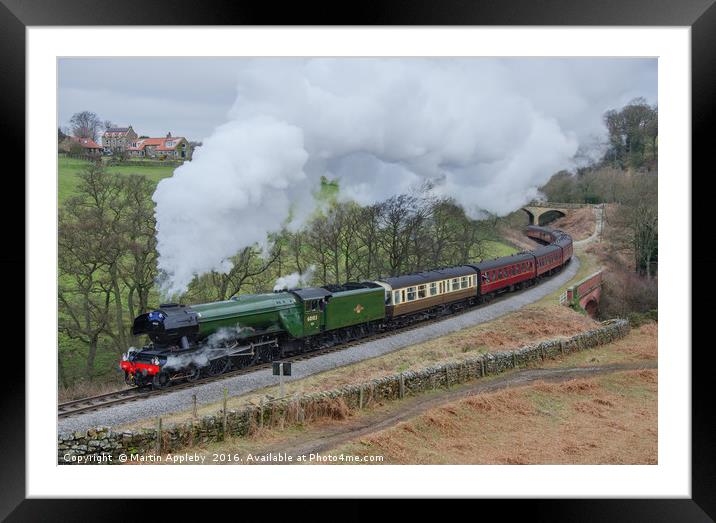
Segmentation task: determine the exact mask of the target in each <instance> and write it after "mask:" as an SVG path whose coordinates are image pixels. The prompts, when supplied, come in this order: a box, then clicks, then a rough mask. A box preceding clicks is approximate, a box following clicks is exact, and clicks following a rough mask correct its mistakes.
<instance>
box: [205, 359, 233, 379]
mask: <svg viewBox="0 0 716 523" xmlns="http://www.w3.org/2000/svg"><path fill="white" fill-rule="evenodd" d="M230 365H231V359H230V358H229V357H228V356H222V357H221V358H216V359H214V360H211V361H210V362H209V366H208V367H207V369H206V373H207V374H208V375H209V376H218V375H219V374H223V373H224V372H226V371H227V370H229V366H230Z"/></svg>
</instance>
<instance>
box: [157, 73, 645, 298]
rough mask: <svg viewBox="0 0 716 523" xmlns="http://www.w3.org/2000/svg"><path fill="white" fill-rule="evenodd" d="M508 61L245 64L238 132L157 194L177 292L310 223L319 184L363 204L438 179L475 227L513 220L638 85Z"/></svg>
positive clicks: (170, 286)
mask: <svg viewBox="0 0 716 523" xmlns="http://www.w3.org/2000/svg"><path fill="white" fill-rule="evenodd" d="M506 62H508V61H506V60H493V59H479V60H478V59H460V60H458V59H285V60H281V59H247V60H246V61H245V62H244V63H243V65H242V66H241V67H240V70H239V71H238V97H237V99H236V102H235V104H234V106H233V108H232V110H231V112H230V115H229V116H230V121H229V122H228V123H226V124H224V125H222V126H220V127H218V128H217V129H216V130H215V131H214V133H213V134H212V135H211V136H209V137H208V138H205V139H203V146H202V147H200V148H198V149H197V150H196V152H195V155H194V158H193V160H192V161H191V162H187V163H185V164H184V165H183V166H181V167H179V168H178V169H177V170H176V171H175V173H174V175H173V176H172V177H171V178H167V179H164V180H162V181H161V182H160V183H159V185H158V187H157V190H156V192H155V194H154V201H155V202H156V218H157V240H158V246H157V248H158V252H159V268H160V270H161V271H162V272H163V273H164V274H165V275H166V281H165V289H164V290H165V292H170V293H173V292H180V291H183V290H185V289H186V286H187V285H188V283H189V282H190V281H191V279H192V278H193V276H194V275H196V274H201V273H204V272H207V271H211V270H217V271H227V270H229V269H230V267H231V262H230V261H229V260H228V258H229V257H230V256H232V255H234V254H235V253H237V252H238V251H239V249H241V248H243V247H245V246H248V245H251V244H254V243H257V242H258V243H259V244H262V245H263V244H264V242H265V241H266V235H267V233H268V232H271V231H276V230H278V229H280V228H281V226H282V225H284V224H286V223H287V222H288V221H290V225H291V226H294V227H298V226H300V225H302V223H303V222H304V220H305V218H306V217H307V216H308V215H309V214H310V212H311V211H312V210H313V209H314V208H315V205H316V203H315V201H314V199H313V194H314V193H315V192H316V191H317V189H318V187H319V180H320V177H321V176H327V177H329V178H339V184H340V194H341V195H342V196H343V197H346V198H351V199H353V200H356V201H357V202H359V203H361V204H370V203H374V202H378V201H381V200H384V199H386V198H389V197H390V196H393V195H395V194H398V193H401V192H407V191H409V189H410V188H411V187H414V186H416V185H419V184H420V183H421V182H424V181H426V180H430V181H432V182H433V185H434V189H433V191H434V193H435V194H436V195H447V196H452V197H454V198H455V199H456V200H457V201H458V202H459V203H460V204H461V205H462V206H463V207H464V208H465V210H466V211H467V212H468V213H469V214H470V215H472V216H475V217H476V216H479V215H480V213H481V212H482V211H489V212H493V213H496V214H499V215H503V214H506V213H508V212H511V211H513V210H514V209H516V208H518V207H519V206H520V205H522V204H524V203H526V202H527V201H529V200H530V199H532V198H535V197H537V196H538V190H537V188H538V187H539V186H540V185H542V184H544V183H545V182H546V181H547V180H548V179H549V177H550V176H551V175H552V174H554V173H555V172H556V171H558V170H560V169H563V168H570V167H571V166H572V165H573V161H574V160H573V159H574V157H575V154H576V153H577V151H578V149H579V147H580V143H584V142H588V141H589V139H590V138H591V139H593V138H594V134H599V133H600V132H602V123H601V114H602V113H603V111H604V110H606V109H609V108H613V107H618V105H617V104H619V103H621V104H623V103H626V101H628V100H627V99H623V98H624V97H625V96H630V95H631V93H630V92H629V91H628V88H627V87H626V85H627V84H628V82H627V80H628V78H629V77H628V76H627V80H621V82H622V84H620V85H624V88H623V89H622V90H621V91H619V89H617V88H615V87H614V86H613V85H612V86H610V85H609V83H608V82H609V81H612V80H613V81H616V82H619V81H620V80H619V75H618V74H617V72H622V73H623V72H624V71H625V70H628V69H626V67H627V66H624V67H622V66H618V67H617V69H619V68H621V69H619V71H617V72H615V71H611V70H609V71H607V69H608V67H607V65H604V64H606V62H604V63H603V64H602V63H601V62H598V61H592V62H591V63H590V64H585V65H583V66H582V65H578V64H577V65H569V63H570V62H569V61H562V62H559V63H560V64H562V65H553V64H557V62H546V61H539V60H533V61H529V60H525V61H522V62H521V63H522V64H523V66H520V67H517V68H515V67H508V66H507V65H506ZM573 63H576V62H573ZM595 63H596V65H595ZM540 64H541V65H540ZM564 64H567V65H564ZM600 64H602V65H600ZM609 67H612V68H614V67H616V66H609ZM605 71H606V72H610V71H611V76H610V77H607V76H608V75H606V73H605ZM615 91H616V92H615ZM585 120H589V122H590V123H589V124H588V125H585V124H584V121H585Z"/></svg>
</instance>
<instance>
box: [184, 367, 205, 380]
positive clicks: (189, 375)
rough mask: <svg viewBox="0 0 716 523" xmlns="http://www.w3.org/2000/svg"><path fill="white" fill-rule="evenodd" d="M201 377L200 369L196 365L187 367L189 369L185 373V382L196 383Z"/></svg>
mask: <svg viewBox="0 0 716 523" xmlns="http://www.w3.org/2000/svg"><path fill="white" fill-rule="evenodd" d="M200 377H201V369H200V368H199V367H197V366H196V365H192V366H190V367H189V369H188V370H187V371H186V380H187V381H196V380H198V379H199V378H200Z"/></svg>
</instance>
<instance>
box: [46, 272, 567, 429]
mask: <svg viewBox="0 0 716 523" xmlns="http://www.w3.org/2000/svg"><path fill="white" fill-rule="evenodd" d="M563 267H566V265H565V266H563ZM560 273H561V269H560V270H559V271H557V272H555V273H554V274H552V275H550V276H547V277H544V278H543V279H542V280H541V281H540V283H539V284H537V285H532V286H528V287H526V288H525V289H522V290H520V291H516V292H509V293H504V294H502V295H500V296H497V297H496V298H494V299H492V300H491V301H489V302H487V303H480V304H476V305H473V306H469V307H465V308H463V309H461V310H460V311H458V312H455V313H452V314H449V315H446V316H441V317H438V318H431V319H427V320H422V321H416V322H415V323H412V324H410V325H407V326H403V327H397V328H393V329H390V330H386V331H383V332H379V333H377V334H373V335H369V336H365V337H361V338H357V339H354V340H350V341H347V342H345V343H341V344H339V345H334V346H332V347H327V348H324V349H318V350H314V351H311V352H309V353H304V354H298V355H295V356H291V357H287V358H283V359H282V361H286V362H297V361H304V360H307V359H312V358H315V357H318V356H322V355H325V354H330V353H332V352H338V351H342V350H345V349H348V348H350V347H354V346H356V345H359V344H363V343H368V342H371V341H374V340H379V339H383V338H388V337H391V336H394V335H396V334H399V333H403V332H408V331H411V330H414V329H417V328H421V327H424V326H426V325H430V324H432V323H437V322H441V321H443V320H446V319H449V318H452V317H455V316H460V315H462V314H465V313H467V312H470V311H473V310H474V309H477V308H480V307H481V306H483V305H487V304H492V303H498V302H500V301H502V300H504V299H507V298H509V297H511V296H515V295H519V294H521V293H522V292H525V291H526V290H529V289H531V288H534V287H536V286H539V285H541V284H542V283H545V282H547V281H550V280H551V279H552V278H554V277H555V276H557V275H559V274H560ZM271 365H272V363H271V362H269V363H262V364H259V365H254V366H251V367H246V368H243V369H237V370H233V371H229V372H225V373H223V374H220V375H218V376H211V377H206V378H201V379H198V380H195V381H191V382H182V383H177V384H175V385H173V386H171V387H168V388H164V389H151V388H148V387H147V388H131V389H123V390H118V391H115V392H108V393H106V394H99V395H97V396H90V397H87V398H82V399H78V400H72V401H67V402H65V403H60V404H59V405H58V407H57V416H58V418H67V417H71V416H76V415H78V414H83V413H86V412H94V411H99V410H103V409H106V408H109V407H113V406H115V405H121V404H124V403H131V402H134V401H140V400H144V399H147V398H150V397H151V398H154V397H157V396H160V395H162V394H168V393H172V392H176V391H179V390H183V389H188V388H192V387H195V386H197V385H202V384H205V383H210V382H214V381H219V380H223V379H227V378H232V377H236V376H241V375H245V374H250V373H253V372H258V371H260V370H264V369H270V368H271Z"/></svg>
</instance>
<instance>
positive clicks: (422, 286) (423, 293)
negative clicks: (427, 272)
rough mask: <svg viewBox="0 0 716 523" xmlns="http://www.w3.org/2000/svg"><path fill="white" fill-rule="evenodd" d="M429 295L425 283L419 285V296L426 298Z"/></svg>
mask: <svg viewBox="0 0 716 523" xmlns="http://www.w3.org/2000/svg"><path fill="white" fill-rule="evenodd" d="M425 296H427V294H426V290H425V285H420V286H418V298H425Z"/></svg>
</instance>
